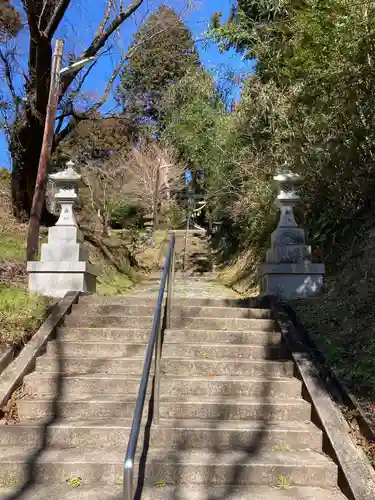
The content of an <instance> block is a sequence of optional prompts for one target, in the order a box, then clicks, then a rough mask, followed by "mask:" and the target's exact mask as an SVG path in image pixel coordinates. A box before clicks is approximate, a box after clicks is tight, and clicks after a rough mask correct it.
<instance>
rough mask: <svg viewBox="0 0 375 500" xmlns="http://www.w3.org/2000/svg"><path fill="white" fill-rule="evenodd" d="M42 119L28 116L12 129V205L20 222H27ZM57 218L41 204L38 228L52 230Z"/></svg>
mask: <svg viewBox="0 0 375 500" xmlns="http://www.w3.org/2000/svg"><path fill="white" fill-rule="evenodd" d="M43 131H44V119H42V120H41V119H39V120H38V119H36V118H35V117H33V116H29V119H28V120H25V121H24V122H22V123H20V124H17V125H16V126H15V128H14V131H13V135H12V139H11V144H10V154H11V158H12V203H13V214H14V216H15V217H16V218H17V219H18V220H20V221H23V222H26V221H28V220H29V217H30V211H31V204H32V200H33V195H34V189H35V181H36V176H37V172H38V164H39V156H40V151H41V148H42V140H43ZM56 221H57V217H56V216H55V215H54V214H51V213H50V212H49V211H48V209H47V205H46V202H44V204H43V210H42V215H41V224H42V225H44V226H53V225H54V224H55V223H56Z"/></svg>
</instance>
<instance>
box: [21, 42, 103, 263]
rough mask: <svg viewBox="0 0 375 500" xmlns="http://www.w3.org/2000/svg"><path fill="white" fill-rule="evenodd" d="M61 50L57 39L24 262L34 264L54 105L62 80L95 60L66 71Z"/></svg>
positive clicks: (53, 123) (61, 43)
mask: <svg viewBox="0 0 375 500" xmlns="http://www.w3.org/2000/svg"><path fill="white" fill-rule="evenodd" d="M63 50H64V42H63V40H56V45H55V51H54V54H53V59H52V69H51V83H50V89H49V96H48V104H47V112H46V121H45V125H44V134H43V142H42V148H41V151H40V157H39V165H38V173H37V177H36V182H35V189H34V196H33V201H32V205H31V211H30V221H29V229H28V234H27V249H26V260H27V261H33V260H35V257H36V252H37V249H38V241H39V229H40V217H41V214H42V209H43V203H44V194H45V186H46V182H47V173H48V163H49V160H50V156H51V150H52V142H53V134H54V131H55V120H56V113H57V106H58V103H59V98H60V92H61V78H62V77H63V76H66V75H69V74H71V73H76V72H78V71H79V70H80V69H82V68H83V67H84V66H85V65H86V64H88V63H90V62H92V61H94V59H95V58H94V57H86V58H84V59H80V60H79V61H76V62H74V63H72V64H70V65H69V66H67V67H66V68H63V69H61V63H62V57H63Z"/></svg>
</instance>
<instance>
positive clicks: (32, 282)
mask: <svg viewBox="0 0 375 500" xmlns="http://www.w3.org/2000/svg"><path fill="white" fill-rule="evenodd" d="M49 177H50V179H51V180H52V181H53V182H54V183H55V186H56V191H57V192H56V194H55V201H56V202H57V203H58V204H59V205H60V207H61V209H60V217H59V219H58V221H57V222H56V225H55V226H54V227H50V228H49V230H48V243H43V244H42V245H41V253H40V262H28V263H27V270H28V273H29V290H30V291H33V292H38V293H40V294H42V295H48V296H50V297H64V295H65V294H66V293H67V292H70V291H81V292H83V293H94V292H95V289H96V277H97V276H98V274H99V270H98V269H97V268H96V267H95V266H93V265H92V264H91V263H89V262H88V251H87V248H85V245H84V243H83V234H82V233H81V231H80V230H79V228H78V226H77V222H76V218H75V215H74V206H75V204H76V201H77V198H78V195H77V190H78V186H79V184H80V182H81V176H80V175H79V174H78V173H77V172H76V171H75V170H74V163H73V162H72V161H69V162H68V163H67V164H66V169H65V170H63V171H61V172H57V173H55V174H51V175H50V176H49Z"/></svg>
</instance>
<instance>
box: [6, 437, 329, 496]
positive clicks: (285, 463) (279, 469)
mask: <svg viewBox="0 0 375 500" xmlns="http://www.w3.org/2000/svg"><path fill="white" fill-rule="evenodd" d="M27 452H28V450H27V449H24V448H22V447H12V446H10V447H5V448H4V447H3V448H0V457H1V464H2V466H1V469H2V470H1V473H2V481H3V485H5V484H7V482H9V481H14V479H15V477H19V478H20V479H21V480H22V479H23V478H24V477H25V470H24V458H25V454H26V453H27ZM123 463H124V451H123V450H121V451H120V450H119V451H117V450H113V449H107V450H106V451H105V454H104V453H103V450H102V449H90V448H85V449H84V450H82V449H79V448H72V449H65V450H61V449H60V450H59V449H47V450H45V451H44V453H42V455H41V456H40V458H39V459H38V461H37V463H36V465H35V469H34V470H35V476H34V477H35V481H36V482H38V483H44V484H51V483H52V484H53V483H55V484H56V483H59V484H62V483H66V481H67V479H69V478H71V477H77V476H79V477H81V478H82V483H83V484H87V485H90V486H91V485H100V484H103V483H104V484H107V485H111V484H113V485H116V484H118V485H121V484H122V477H123ZM239 470H241V474H239V473H238V471H239ZM136 472H137V473H138V471H136ZM281 476H283V477H285V478H287V480H288V481H289V482H290V484H293V485H296V486H298V485H302V486H319V487H323V488H324V487H325V488H335V487H336V483H337V467H336V465H335V464H334V463H333V462H332V461H331V460H330V459H329V458H328V457H326V456H325V455H323V454H319V453H317V452H314V451H293V452H272V451H269V452H267V451H265V452H260V453H259V454H257V455H254V454H253V453H244V452H241V451H228V452H223V453H220V452H218V453H215V452H210V451H209V450H205V449H202V450H189V451H179V452H175V453H173V452H172V453H169V454H168V453H166V452H165V450H163V449H158V448H154V449H153V450H152V451H149V453H148V463H147V466H146V471H145V484H146V485H149V486H154V485H155V484H156V483H158V482H160V481H163V482H165V483H166V484H168V485H173V484H185V485H191V484H202V485H206V486H211V485H212V486H219V485H225V484H230V483H232V482H233V479H234V478H235V479H236V481H237V483H238V485H239V486H245V485H252V484H262V485H269V486H276V485H277V484H278V483H279V481H280V477H281ZM136 479H137V474H136V475H135V481H136Z"/></svg>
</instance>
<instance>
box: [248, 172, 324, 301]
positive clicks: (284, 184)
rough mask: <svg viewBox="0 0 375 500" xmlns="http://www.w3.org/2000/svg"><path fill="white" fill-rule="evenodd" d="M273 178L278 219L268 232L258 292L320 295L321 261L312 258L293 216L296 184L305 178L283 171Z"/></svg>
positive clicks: (321, 289) (296, 201) (296, 200)
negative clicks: (314, 261) (276, 192)
mask: <svg viewBox="0 0 375 500" xmlns="http://www.w3.org/2000/svg"><path fill="white" fill-rule="evenodd" d="M274 181H275V182H276V183H277V184H278V195H277V198H276V201H275V204H276V206H277V207H278V208H279V210H280V220H279V224H278V226H277V228H276V229H275V231H274V232H273V233H272V235H271V248H269V249H268V250H267V254H266V263H265V264H262V265H261V266H260V267H259V270H258V276H259V278H260V295H278V296H279V297H281V298H286V299H291V298H297V297H309V296H314V295H319V294H321V293H322V292H323V277H324V264H313V263H312V262H311V247H310V246H309V245H306V237H305V231H304V230H303V229H302V228H299V227H298V224H297V222H296V220H295V218H294V207H295V206H296V205H297V204H299V203H300V201H301V200H300V197H299V195H298V187H299V186H301V184H302V183H303V181H304V179H303V177H301V176H300V175H298V174H294V173H292V172H290V171H285V172H283V173H281V174H279V175H277V176H275V177H274Z"/></svg>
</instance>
